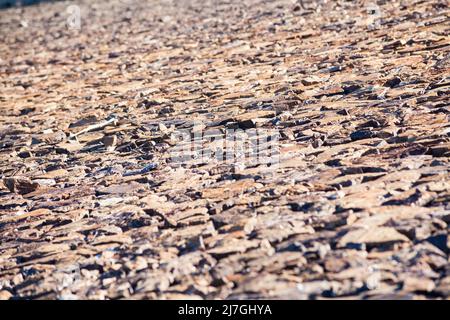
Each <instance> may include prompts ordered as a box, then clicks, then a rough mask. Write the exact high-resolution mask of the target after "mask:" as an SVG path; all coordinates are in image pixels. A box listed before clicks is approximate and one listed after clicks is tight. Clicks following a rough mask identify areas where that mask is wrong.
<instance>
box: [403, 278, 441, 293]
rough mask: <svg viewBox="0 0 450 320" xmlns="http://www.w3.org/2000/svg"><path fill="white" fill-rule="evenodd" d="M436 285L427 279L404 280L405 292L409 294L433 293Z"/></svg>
mask: <svg viewBox="0 0 450 320" xmlns="http://www.w3.org/2000/svg"><path fill="white" fill-rule="evenodd" d="M434 287H435V284H434V282H433V280H430V279H426V278H423V277H421V278H415V277H407V278H406V279H405V280H403V288H402V289H403V290H404V291H407V292H431V291H433V289H434Z"/></svg>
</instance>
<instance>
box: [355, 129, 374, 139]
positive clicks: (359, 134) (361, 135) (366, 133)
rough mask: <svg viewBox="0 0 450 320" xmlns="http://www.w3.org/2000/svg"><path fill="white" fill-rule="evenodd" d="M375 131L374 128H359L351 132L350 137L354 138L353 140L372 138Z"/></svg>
mask: <svg viewBox="0 0 450 320" xmlns="http://www.w3.org/2000/svg"><path fill="white" fill-rule="evenodd" d="M375 136H376V135H375V132H373V131H372V130H366V129H365V130H357V131H355V132H352V133H351V134H350V139H352V141H357V140H363V139H370V138H373V137H375Z"/></svg>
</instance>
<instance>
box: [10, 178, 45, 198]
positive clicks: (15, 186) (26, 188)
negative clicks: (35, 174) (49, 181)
mask: <svg viewBox="0 0 450 320" xmlns="http://www.w3.org/2000/svg"><path fill="white" fill-rule="evenodd" d="M3 183H4V185H5V186H6V187H7V188H8V190H9V191H11V192H13V193H18V194H27V193H31V192H33V191H36V190H37V189H39V188H40V187H41V186H40V184H39V183H37V182H32V181H31V180H30V179H29V178H26V177H12V178H4V179H3Z"/></svg>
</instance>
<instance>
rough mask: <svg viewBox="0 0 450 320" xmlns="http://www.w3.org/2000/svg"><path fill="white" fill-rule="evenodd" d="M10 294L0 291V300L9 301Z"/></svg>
mask: <svg viewBox="0 0 450 320" xmlns="http://www.w3.org/2000/svg"><path fill="white" fill-rule="evenodd" d="M12 296H13V295H12V293H11V292H9V291H7V290H1V291H0V300H9V299H11V298H12Z"/></svg>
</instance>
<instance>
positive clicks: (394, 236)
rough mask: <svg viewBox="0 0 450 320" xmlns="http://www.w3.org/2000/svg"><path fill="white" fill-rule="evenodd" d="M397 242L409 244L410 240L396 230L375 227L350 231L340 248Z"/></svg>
mask: <svg viewBox="0 0 450 320" xmlns="http://www.w3.org/2000/svg"><path fill="white" fill-rule="evenodd" d="M395 242H409V239H408V238H407V237H406V236H404V235H403V234H401V233H399V232H397V231H396V230H395V229H394V228H388V227H375V228H370V229H356V230H350V231H349V232H347V233H346V234H345V235H344V236H343V237H342V238H341V239H340V240H339V242H338V246H340V247H345V246H347V245H348V244H366V245H369V246H378V245H386V244H392V243H395Z"/></svg>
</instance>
